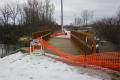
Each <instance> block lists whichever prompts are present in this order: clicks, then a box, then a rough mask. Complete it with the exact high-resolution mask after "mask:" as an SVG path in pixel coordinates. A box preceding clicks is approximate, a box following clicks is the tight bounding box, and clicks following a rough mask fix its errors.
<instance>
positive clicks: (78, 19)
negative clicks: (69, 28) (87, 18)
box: [73, 17, 82, 27]
mask: <svg viewBox="0 0 120 80" xmlns="http://www.w3.org/2000/svg"><path fill="white" fill-rule="evenodd" d="M73 24H74V26H77V27H80V26H81V25H82V19H81V18H79V17H78V18H75V19H74V23H73Z"/></svg>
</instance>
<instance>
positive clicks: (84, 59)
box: [26, 31, 120, 73]
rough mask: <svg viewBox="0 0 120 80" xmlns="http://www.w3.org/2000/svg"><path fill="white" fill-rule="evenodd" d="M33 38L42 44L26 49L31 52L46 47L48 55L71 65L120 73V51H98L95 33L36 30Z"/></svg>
mask: <svg viewBox="0 0 120 80" xmlns="http://www.w3.org/2000/svg"><path fill="white" fill-rule="evenodd" d="M32 38H33V39H35V40H36V41H38V42H39V43H40V44H41V45H40V46H31V47H30V49H28V50H26V52H27V53H28V54H29V53H30V52H31V51H34V50H35V49H44V51H45V53H52V54H55V55H57V56H58V57H55V56H50V55H46V54H45V55H46V56H48V57H50V58H53V59H55V60H59V61H62V62H65V63H67V64H69V65H74V66H81V67H85V68H92V69H97V70H102V71H105V72H115V73H120V52H106V53H96V40H95V38H96V37H95V35H93V34H90V33H83V32H77V31H71V32H69V31H67V32H66V33H57V34H51V32H50V31H40V32H34V33H33V34H32Z"/></svg>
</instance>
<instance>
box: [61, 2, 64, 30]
mask: <svg viewBox="0 0 120 80" xmlns="http://www.w3.org/2000/svg"><path fill="white" fill-rule="evenodd" d="M61 28H62V32H64V31H63V0H61Z"/></svg>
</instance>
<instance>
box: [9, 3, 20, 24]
mask: <svg viewBox="0 0 120 80" xmlns="http://www.w3.org/2000/svg"><path fill="white" fill-rule="evenodd" d="M19 11H20V6H19V4H17V5H16V6H10V12H11V14H10V17H11V19H12V20H13V24H14V25H15V24H16V17H17V15H18V13H19Z"/></svg>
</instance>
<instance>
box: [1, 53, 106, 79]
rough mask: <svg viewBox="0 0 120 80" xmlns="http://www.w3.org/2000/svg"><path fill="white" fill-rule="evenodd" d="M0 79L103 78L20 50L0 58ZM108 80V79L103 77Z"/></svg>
mask: <svg viewBox="0 0 120 80" xmlns="http://www.w3.org/2000/svg"><path fill="white" fill-rule="evenodd" d="M0 80H103V78H102V77H100V76H97V75H88V74H87V73H82V71H81V70H79V69H78V68H76V67H73V66H69V65H67V64H64V63H62V62H59V61H55V60H53V59H50V58H48V57H45V56H35V55H27V56H26V55H25V54H22V53H21V52H18V53H16V54H13V55H10V56H6V57H4V58H2V59H0ZM104 80H108V79H104Z"/></svg>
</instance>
